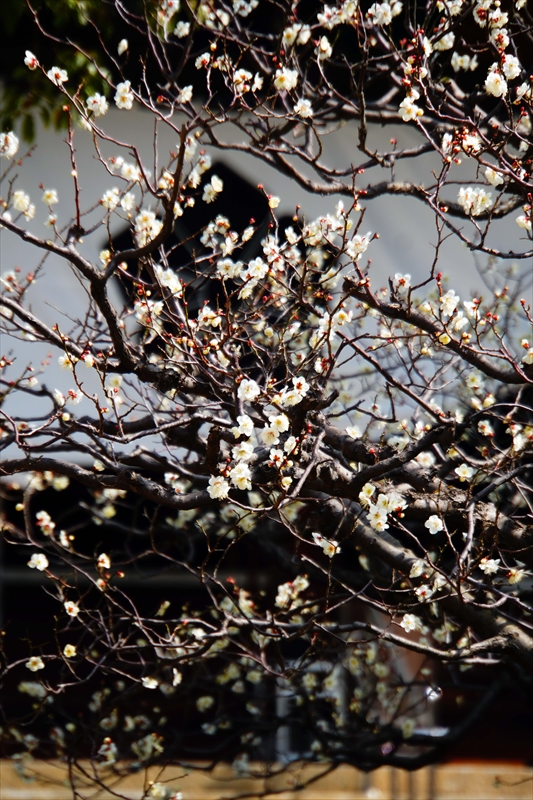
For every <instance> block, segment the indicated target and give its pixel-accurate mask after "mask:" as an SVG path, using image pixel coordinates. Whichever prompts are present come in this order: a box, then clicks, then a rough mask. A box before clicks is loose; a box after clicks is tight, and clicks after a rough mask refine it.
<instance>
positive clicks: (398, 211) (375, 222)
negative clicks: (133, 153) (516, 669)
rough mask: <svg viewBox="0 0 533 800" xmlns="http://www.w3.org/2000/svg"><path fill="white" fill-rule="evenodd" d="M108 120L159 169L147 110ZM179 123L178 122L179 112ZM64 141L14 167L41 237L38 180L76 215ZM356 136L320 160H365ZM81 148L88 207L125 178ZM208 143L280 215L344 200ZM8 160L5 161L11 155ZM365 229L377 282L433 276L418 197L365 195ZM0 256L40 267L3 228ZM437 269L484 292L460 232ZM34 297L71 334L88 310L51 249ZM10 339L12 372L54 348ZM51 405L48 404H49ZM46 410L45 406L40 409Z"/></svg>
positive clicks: (379, 139)
mask: <svg viewBox="0 0 533 800" xmlns="http://www.w3.org/2000/svg"><path fill="white" fill-rule="evenodd" d="M102 123H103V127H104V130H105V131H106V132H107V133H108V134H109V135H110V136H111V137H113V138H116V139H118V140H120V141H121V142H124V143H133V144H135V145H136V146H137V147H138V149H139V151H140V153H141V155H142V157H143V159H146V163H147V164H148V165H149V168H151V169H152V171H154V155H153V154H154V141H155V139H154V127H153V120H152V118H151V116H150V115H149V114H147V113H145V112H143V111H141V110H132V111H130V112H126V111H119V110H117V109H116V108H113V109H110V111H109V113H108V115H107V116H106V117H105V119H103V120H102ZM176 124H179V120H178V119H177V118H176ZM226 134H227V138H228V139H233V140H234V141H239V140H240V139H241V136H242V135H241V134H240V133H239V131H237V130H235V129H231V128H230V127H229V126H228V127H227V130H226ZM391 136H395V137H396V138H397V140H398V149H402V148H403V147H405V146H414V145H415V144H416V143H417V141H418V138H417V132H416V130H415V129H414V128H413V127H412V126H408V125H402V126H399V127H397V128H395V129H392V130H391V129H390V128H387V129H381V128H379V127H377V126H376V127H374V128H373V129H372V130H371V131H370V134H369V138H368V141H369V144H370V145H371V146H372V147H373V148H377V149H378V150H389V149H390V138H391ZM177 139H178V136H177V134H176V133H175V132H173V131H171V130H169V129H168V128H166V129H165V128H163V127H161V126H160V128H159V130H158V134H157V150H158V157H159V168H160V167H161V166H162V165H163V164H164V163H165V161H166V159H167V155H168V153H169V151H170V150H176V143H177ZM64 140H65V134H64V133H57V132H55V131H52V130H46V129H40V130H39V131H38V135H37V147H36V149H35V150H34V151H33V152H32V155H31V157H30V158H28V159H26V160H25V161H24V163H23V165H22V166H21V167H20V168H19V169H18V175H19V177H18V179H17V188H23V189H24V190H25V191H27V192H28V193H29V194H30V195H31V198H32V201H33V202H35V204H36V206H37V214H36V218H35V219H34V220H33V221H32V222H31V223H30V224H29V226H28V227H29V228H30V230H32V231H33V232H35V233H37V234H38V235H41V236H43V235H46V234H47V231H48V229H47V228H45V227H44V224H43V223H44V221H45V219H46V217H47V214H48V212H47V209H46V208H45V206H44V205H43V204H42V203H41V202H40V197H41V194H42V190H41V189H40V188H39V187H40V186H44V187H46V188H55V189H56V190H57V191H58V194H59V198H60V202H59V204H58V205H57V206H55V210H57V213H58V216H59V221H60V222H63V223H64V224H66V223H67V222H68V221H69V219H71V217H72V216H73V213H74V187H73V180H72V177H71V175H70V170H71V164H70V153H69V149H68V147H67V144H66V143H65V141H64ZM356 143H357V129H356V127H355V126H354V125H353V124H346V125H345V126H343V127H341V128H340V129H339V130H337V131H336V132H333V133H331V134H330V135H328V136H327V137H326V138H325V140H324V144H325V151H324V156H323V161H324V162H326V163H328V164H329V165H330V166H333V167H342V168H346V167H347V166H349V165H350V164H354V165H360V164H361V163H363V161H364V160H365V158H364V156H362V155H361V154H360V153H359V151H358V150H357V146H356ZM75 146H76V158H77V167H78V175H79V181H80V185H81V187H82V195H81V203H82V208H85V209H87V208H90V207H91V206H92V205H94V204H96V203H97V202H98V200H99V198H100V197H101V195H102V193H103V191H105V190H106V189H108V188H111V187H112V186H113V185H115V184H117V185H120V184H119V183H118V182H117V181H116V180H115V179H114V178H113V177H112V176H110V175H108V174H107V173H106V170H105V168H104V167H103V165H102V164H100V163H99V162H98V160H97V159H96V157H95V151H94V145H93V140H92V136H91V134H90V133H89V132H87V131H82V130H80V131H77V132H76V134H75ZM206 149H207V150H208V152H210V153H211V155H212V157H213V160H215V159H220V160H224V161H226V162H227V164H228V166H230V167H232V168H233V169H234V170H235V171H236V172H238V173H240V174H241V175H242V176H243V177H245V178H246V179H247V180H249V181H250V182H251V183H252V184H257V183H262V184H263V185H264V186H265V189H266V190H267V191H268V192H271V193H273V194H277V195H279V196H280V198H281V205H280V207H279V209H278V212H279V213H280V214H283V213H291V214H292V213H294V210H295V207H296V206H297V205H300V206H301V213H303V215H304V216H305V217H306V218H307V219H309V218H314V217H316V216H319V215H321V214H324V213H328V212H333V210H334V206H335V204H336V202H337V201H338V199H339V198H338V197H333V196H331V197H321V196H317V195H313V194H310V193H307V192H306V191H304V190H303V189H302V188H300V187H299V186H298V185H296V184H295V183H294V182H293V181H291V180H290V179H288V178H286V177H284V176H283V175H280V174H279V173H277V172H276V171H275V170H273V169H272V168H270V167H267V166H265V165H264V164H263V163H261V162H259V161H257V160H255V159H253V158H252V157H251V156H248V155H246V154H243V153H232V152H229V151H224V152H217V151H214V150H209V148H206ZM23 150H24V149H23V148H21V151H20V154H22V153H23ZM101 151H102V154H103V155H104V157H109V156H113V155H119V154H122V155H123V156H124V157H126V156H127V151H125V150H121V149H120V148H119V147H117V146H116V145H114V144H111V143H109V142H104V143H103V144H102V145H101ZM467 162H468V159H464V161H463V163H462V164H461V165H460V166H456V167H454V168H453V177H454V178H455V179H456V180H457V182H458V183H457V187H454V189H453V191H454V192H456V190H457V188H458V186H459V185H460V184H464V183H467V182H468V179H469V178H471V177H473V174H474V173H473V171H472V167H471V166H470V165H469V164H468V163H467ZM2 166H3V167H5V166H6V164H5V162H3V164H2ZM438 166H439V164H438V161H436V160H435V158H434V157H432V156H424V157H422V158H416V159H414V160H407V161H404V162H399V163H398V165H397V168H396V175H395V177H396V179H397V180H410V181H414V182H417V183H420V184H425V185H428V184H429V183H431V181H432V175H431V170H432V169H433V168H438ZM389 178H390V174H389V173H388V171H384V170H379V171H378V170H377V169H375V168H374V169H371V170H369V171H368V172H367V173H366V174H365V175H363V176H361V177H360V183H359V184H358V186H360V187H364V186H366V185H367V184H368V183H369V182H375V181H376V180H378V181H382V180H388V179H389ZM489 188H490V187H489ZM3 194H5V190H3ZM450 199H454V197H453V196H450ZM345 202H346V201H345ZM99 213H100V214H101V210H100V211H98V209H97V210H96V211H95V212H94V213H93V214H92V215H91V217H89V219H91V218H92V219H97V218H98V214H99ZM517 213H518V212H517ZM514 216H516V215H511V218H510V219H508V220H506V221H502V222H499V223H497V224H495V225H494V231H493V234H492V242H493V243H494V244H496V245H498V246H500V247H502V248H503V247H512V248H514V249H515V250H516V251H520V250H521V249H523V248H524V242H523V241H521V240H520V239H521V234H522V233H523V232H522V231H521V230H520V229H519V228H518V226H517V225H516V223H515V222H514ZM463 226H464V228H465V229H469V232H470V233H471V232H472V227H471V223H469V222H467V221H464V222H463ZM123 228H124V222H123V221H122V220H118V218H117V219H116V220H115V221H114V222H113V224H112V232H113V233H116V232H118V231H120V230H122V229H123ZM367 230H371V231H377V232H378V233H379V236H380V238H379V241H375V242H373V243H372V245H371V247H370V248H369V251H368V253H367V255H368V256H370V257H371V258H372V267H371V277H372V282H373V285H374V287H376V286H381V285H386V282H387V277H388V276H390V275H394V273H395V272H398V271H399V272H409V273H411V275H412V276H413V279H414V280H415V281H419V280H422V279H423V278H424V277H426V276H427V274H428V271H429V268H430V265H431V263H432V260H433V256H434V250H433V245H434V243H435V242H436V239H437V236H436V229H435V221H434V217H433V215H432V213H431V212H430V211H429V210H428V209H427V208H425V206H424V205H423V204H422V203H421V202H420V201H418V200H414V199H410V198H405V197H389V196H384V197H381V198H376V199H374V200H372V201H369V202H368V203H367V210H366V213H365V218H364V222H363V225H362V232H366V231H367ZM103 240H104V237H103V236H102V235H101V232H97V233H95V234H93V235H92V236H89V237H86V239H85V241H84V243H83V245H82V251H83V253H84V255H86V256H87V257H88V258H89V259H91V260H92V261H95V262H97V260H98V253H99V251H100V250H101V249H102V246H103V244H104V241H103ZM0 257H1V269H2V272H9V271H10V270H12V269H14V268H15V267H20V269H21V270H22V273H23V274H24V273H26V272H28V271H30V270H35V269H36V268H37V267H38V265H39V263H40V262H41V260H42V257H43V254H42V252H38V251H37V250H36V249H35V248H33V247H31V246H29V245H27V244H25V243H23V242H21V241H20V240H19V239H18V238H17V237H16V236H15V235H13V234H11V233H10V232H8V231H6V230H5V229H3V230H1V231H0ZM477 261H478V263H479V264H480V265H484V264H486V258H485V257H478V259H477ZM439 268H440V269H441V271H442V272H443V273H444V274H445V275H446V274H448V275H449V276H450V281H451V286H453V288H454V289H455V290H456V291H457V292H458V293H459V294H460V295H461V297H462V298H465V299H467V298H469V297H470V295H471V292H472V291H474V290H476V289H479V286H480V283H481V281H480V278H479V275H478V274H477V271H476V264H475V259H474V257H473V256H472V254H471V253H470V252H469V251H468V250H467V249H466V248H465V247H464V246H463V245H462V244H461V243H460V242H458V241H457V239H456V238H455V237H452V238H450V239H449V240H448V241H447V242H446V243H445V244H444V246H443V248H442V252H441V261H440V265H439ZM524 270H525V271H527V270H531V265H530V264H526V263H524V262H518V268H517V271H518V273H523V272H524ZM112 294H113V293H112ZM485 295H486V292H485ZM29 297H30V299H31V309H32V311H33V312H34V313H35V314H36V315H37V316H40V317H41V318H42V319H43V320H44V321H45V322H46V323H48V324H50V325H52V324H55V323H57V324H59V326H60V328H61V329H62V330H66V331H68V330H69V328H70V325H71V322H70V320H76V319H79V318H81V317H82V316H83V313H84V311H85V289H84V287H83V284H82V282H81V281H80V280H79V278H78V276H77V275H76V274H75V273H74V271H73V270H71V269H70V268H69V267H68V265H67V264H65V263H64V262H63V261H62V260H61V259H58V258H57V257H55V256H50V255H49V256H48V257H47V258H46V260H45V261H44V263H43V264H42V266H41V267H40V268H39V277H38V280H37V281H36V282H35V284H34V285H33V286H32V288H31V290H30V293H29ZM113 299H114V301H115V302H116V303H118V302H120V300H119V297H118V295H117V294H116V293H115V294H114V296H113ZM6 338H7V337H5V336H4V337H3V341H2V352H3V353H5V354H7V353H10V352H11V353H12V354H14V355H15V356H16V359H17V361H16V365H15V366H14V368H13V372H12V374H16V373H18V372H19V371H21V368H22V366H23V365H25V364H26V363H29V362H30V361H31V362H32V363H33V366H34V368H35V369H37V368H38V367H39V366H40V362H41V361H43V360H44V359H45V358H46V356H47V354H48V352H49V351H50V348H49V347H48V346H46V345H41V344H37V343H33V342H32V343H28V342H21V341H16V340H10V341H6ZM57 355H58V354H57V353H53V357H52V359H51V363H50V366H49V367H48V368H47V370H46V376H45V377H44V381H45V383H46V384H47V386H48V387H49V388H55V387H57V388H59V389H61V390H62V391H66V390H68V388H71V386H72V384H71V379H70V378H69V375H68V373H65V372H64V371H61V370H60V369H59V367H58V365H57ZM84 380H85V381H86V387H87V388H88V389H90V391H94V390H96V389H97V388H98V387H97V384H96V381H95V379H94V376H91V371H90V370H87V374H86V376H85V375H84ZM91 381H92V382H91ZM26 402H27V398H26V397H21V395H20V394H19V393H17V395H16V398H13V400H12V401H11V400H10V401H8V402H7V404H6V406H5V408H6V410H7V411H8V412H12V413H17V412H22V413H23V412H24V411H25V410H26V408H25V407H24V404H25V403H26ZM46 402H47V404H48V405H47V409H48V406H49V403H48V401H46ZM84 402H86V401H84ZM48 410H49V409H48ZM77 411H78V412H79V413H83V409H82V407H81V406H79V407H78V408H77ZM88 411H89V408H88V407H87V412H88ZM42 413H46V411H45V410H44V408H43V412H42Z"/></svg>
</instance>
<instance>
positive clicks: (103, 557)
mask: <svg viewBox="0 0 533 800" xmlns="http://www.w3.org/2000/svg"><path fill="white" fill-rule="evenodd" d="M96 564H97V566H98V569H111V559H110V558H109V556H108V555H107V553H101V554H100V555H99V556H98V560H97V562H96Z"/></svg>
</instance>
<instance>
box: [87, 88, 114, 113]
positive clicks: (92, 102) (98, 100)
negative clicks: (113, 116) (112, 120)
mask: <svg viewBox="0 0 533 800" xmlns="http://www.w3.org/2000/svg"><path fill="white" fill-rule="evenodd" d="M108 109H109V103H108V102H107V100H106V99H105V97H104V96H103V95H101V94H98V92H96V93H95V94H92V95H91V96H90V97H88V98H87V110H88V111H92V113H93V116H95V117H103V116H104V114H107V111H108Z"/></svg>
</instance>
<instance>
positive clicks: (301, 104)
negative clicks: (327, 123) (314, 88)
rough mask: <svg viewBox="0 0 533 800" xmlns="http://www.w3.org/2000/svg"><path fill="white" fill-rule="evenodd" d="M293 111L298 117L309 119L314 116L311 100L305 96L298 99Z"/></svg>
mask: <svg viewBox="0 0 533 800" xmlns="http://www.w3.org/2000/svg"><path fill="white" fill-rule="evenodd" d="M293 111H294V113H295V114H296V115H297V116H298V117H302V119H309V118H310V117H312V116H313V107H312V105H311V101H310V100H305V99H303V98H301V99H300V100H298V102H297V103H296V105H295V106H294V108H293Z"/></svg>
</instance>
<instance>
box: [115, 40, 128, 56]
mask: <svg viewBox="0 0 533 800" xmlns="http://www.w3.org/2000/svg"><path fill="white" fill-rule="evenodd" d="M128 47H129V45H128V40H127V39H121V40H120V42H119V43H118V47H117V53H118V54H119V56H122V55H124V53H125V52H126V50H127V49H128Z"/></svg>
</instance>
